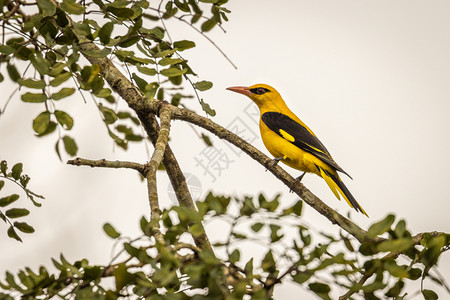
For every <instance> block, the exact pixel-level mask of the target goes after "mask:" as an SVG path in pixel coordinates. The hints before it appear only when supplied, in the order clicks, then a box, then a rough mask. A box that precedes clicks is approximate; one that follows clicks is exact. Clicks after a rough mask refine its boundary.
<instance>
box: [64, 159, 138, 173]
mask: <svg viewBox="0 0 450 300" xmlns="http://www.w3.org/2000/svg"><path fill="white" fill-rule="evenodd" d="M67 164H68V165H73V166H89V167H91V168H96V167H97V168H113V169H121V168H123V169H133V170H136V171H138V172H139V173H141V174H142V176H145V165H142V164H138V163H135V162H130V161H118V160H116V161H110V160H106V159H100V160H90V159H85V158H80V157H77V158H75V159H73V160H68V161H67Z"/></svg>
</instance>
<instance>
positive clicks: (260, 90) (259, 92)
mask: <svg viewBox="0 0 450 300" xmlns="http://www.w3.org/2000/svg"><path fill="white" fill-rule="evenodd" d="M250 92H252V93H253V94H256V95H262V94H265V93H267V92H269V90H268V89H266V88H263V87H259V88H254V89H251V90H250Z"/></svg>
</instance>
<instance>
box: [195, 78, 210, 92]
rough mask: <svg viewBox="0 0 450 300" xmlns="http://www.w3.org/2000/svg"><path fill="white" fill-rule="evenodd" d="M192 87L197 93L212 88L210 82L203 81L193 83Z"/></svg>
mask: <svg viewBox="0 0 450 300" xmlns="http://www.w3.org/2000/svg"><path fill="white" fill-rule="evenodd" d="M194 87H195V88H196V89H197V90H199V91H206V90H209V89H210V88H212V87H213V84H212V82H210V81H206V80H203V81H199V82H196V83H194Z"/></svg>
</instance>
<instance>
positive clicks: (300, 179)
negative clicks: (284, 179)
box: [289, 172, 306, 193]
mask: <svg viewBox="0 0 450 300" xmlns="http://www.w3.org/2000/svg"><path fill="white" fill-rule="evenodd" d="M305 174H306V172H303V174H302V175H300V176H298V177H297V178H295V181H294V183H293V184H292V185H291V188H290V189H289V193H293V192H294V190H293V188H294V186H296V185H297V184H298V183H299V182H300V181H302V179H303V177H304V176H305Z"/></svg>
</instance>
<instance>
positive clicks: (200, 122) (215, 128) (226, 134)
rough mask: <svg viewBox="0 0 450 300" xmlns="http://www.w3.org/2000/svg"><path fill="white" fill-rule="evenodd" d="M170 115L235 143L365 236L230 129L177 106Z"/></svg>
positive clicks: (310, 200) (322, 211) (320, 208)
mask: <svg viewBox="0 0 450 300" xmlns="http://www.w3.org/2000/svg"><path fill="white" fill-rule="evenodd" d="M171 110H172V117H173V118H174V119H179V120H184V121H187V122H190V123H192V124H195V125H197V126H200V127H202V128H204V129H206V130H208V131H210V132H211V133H213V134H215V135H217V136H218V137H219V138H221V139H224V140H227V141H228V142H230V143H231V144H233V145H235V146H236V147H238V148H239V149H241V150H242V151H244V152H245V153H247V154H248V155H249V156H250V157H251V158H253V159H254V160H256V161H257V162H259V163H260V164H261V165H263V166H264V167H266V168H267V169H269V171H270V172H271V173H272V174H274V175H275V177H277V178H278V179H279V180H281V181H282V182H283V183H284V184H286V185H287V186H288V187H289V188H291V189H292V191H293V192H295V193H296V194H297V195H299V196H300V198H302V199H303V200H304V201H305V202H306V203H308V204H309V205H310V206H312V207H313V208H314V209H315V210H317V211H318V212H319V213H320V214H322V215H324V216H325V217H326V218H327V219H328V220H330V221H331V223H333V224H337V225H339V226H340V227H341V228H342V229H344V230H345V231H347V232H348V233H350V234H351V235H353V236H354V237H355V238H356V239H357V240H359V241H362V240H363V239H364V238H365V235H366V233H367V232H366V231H365V230H363V229H362V228H360V227H359V226H358V225H356V224H355V223H353V222H352V221H350V220H349V219H347V218H345V217H344V216H342V215H341V214H339V213H338V212H336V211H335V210H334V209H332V208H331V207H329V206H328V205H326V204H325V203H324V202H323V201H322V200H320V199H319V198H318V197H317V196H315V195H314V194H313V193H311V191H309V190H308V189H307V188H306V187H305V186H304V185H303V184H301V183H297V184H295V183H296V182H295V179H294V178H293V177H292V176H291V175H289V174H288V173H287V172H286V171H285V170H283V169H282V168H281V167H279V166H275V167H272V159H270V158H269V157H268V156H266V155H265V154H264V153H262V152H261V151H259V150H258V149H256V148H255V147H253V146H252V145H250V144H249V143H247V142H246V141H245V140H243V139H242V138H240V137H239V136H237V135H236V134H234V133H232V132H231V131H229V130H227V129H225V128H223V127H222V126H220V125H218V124H216V123H214V122H213V121H211V120H210V119H207V118H204V117H202V116H199V115H197V114H195V113H194V112H191V111H189V110H186V109H181V108H178V107H174V106H172V107H171Z"/></svg>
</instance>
